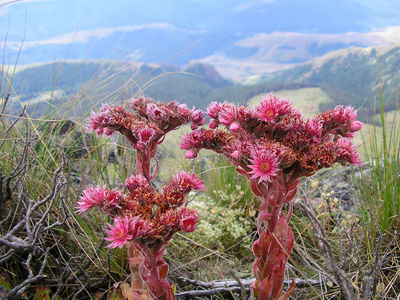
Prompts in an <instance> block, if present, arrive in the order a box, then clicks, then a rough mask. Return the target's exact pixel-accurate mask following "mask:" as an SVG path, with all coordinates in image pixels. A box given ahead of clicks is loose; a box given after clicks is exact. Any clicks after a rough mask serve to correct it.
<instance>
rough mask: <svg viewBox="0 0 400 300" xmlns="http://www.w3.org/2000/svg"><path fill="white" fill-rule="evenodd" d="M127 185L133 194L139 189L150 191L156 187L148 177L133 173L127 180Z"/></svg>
mask: <svg viewBox="0 0 400 300" xmlns="http://www.w3.org/2000/svg"><path fill="white" fill-rule="evenodd" d="M125 187H126V189H127V190H128V191H129V192H130V193H131V194H133V193H135V192H136V190H138V189H140V190H145V191H148V192H153V191H154V188H153V187H152V186H151V185H150V183H149V182H148V181H147V179H146V178H145V177H144V176H142V175H140V174H138V175H132V176H131V177H129V178H127V179H126V180H125Z"/></svg>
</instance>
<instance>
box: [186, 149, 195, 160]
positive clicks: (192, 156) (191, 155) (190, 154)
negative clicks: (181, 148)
mask: <svg viewBox="0 0 400 300" xmlns="http://www.w3.org/2000/svg"><path fill="white" fill-rule="evenodd" d="M196 157H197V151H196V150H194V149H190V150H188V151H187V152H186V154H185V158H187V159H195V158H196Z"/></svg>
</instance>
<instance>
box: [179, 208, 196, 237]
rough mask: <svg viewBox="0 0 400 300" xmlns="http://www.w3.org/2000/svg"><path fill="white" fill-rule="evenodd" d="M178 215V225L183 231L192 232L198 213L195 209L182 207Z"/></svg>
mask: <svg viewBox="0 0 400 300" xmlns="http://www.w3.org/2000/svg"><path fill="white" fill-rule="evenodd" d="M178 216H179V219H180V220H179V227H180V228H181V230H182V231H184V232H193V231H194V230H195V229H196V226H197V223H198V221H199V215H198V213H197V211H195V210H193V209H189V208H187V207H182V208H181V209H180V211H179V213H178Z"/></svg>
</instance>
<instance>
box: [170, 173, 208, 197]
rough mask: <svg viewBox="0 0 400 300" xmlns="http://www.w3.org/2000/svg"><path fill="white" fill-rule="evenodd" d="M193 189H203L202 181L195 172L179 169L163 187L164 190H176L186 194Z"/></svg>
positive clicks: (204, 188)
mask: <svg viewBox="0 0 400 300" xmlns="http://www.w3.org/2000/svg"><path fill="white" fill-rule="evenodd" d="M193 190H198V191H205V190H206V187H205V185H204V182H203V181H202V180H201V179H200V178H199V177H197V176H196V175H195V174H189V173H187V172H186V171H180V172H178V173H177V174H175V175H174V176H173V177H172V179H171V181H170V182H169V183H168V184H167V185H166V186H165V187H164V191H167V192H168V191H177V192H182V193H184V194H187V193H189V192H191V191H193Z"/></svg>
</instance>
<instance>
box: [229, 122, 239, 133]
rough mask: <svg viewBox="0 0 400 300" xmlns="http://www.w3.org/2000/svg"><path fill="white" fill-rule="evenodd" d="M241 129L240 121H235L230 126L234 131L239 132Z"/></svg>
mask: <svg viewBox="0 0 400 300" xmlns="http://www.w3.org/2000/svg"><path fill="white" fill-rule="evenodd" d="M239 129H240V125H239V123H238V122H233V123H232V124H231V125H230V126H229V130H230V131H232V132H234V133H235V132H238V131H239Z"/></svg>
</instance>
